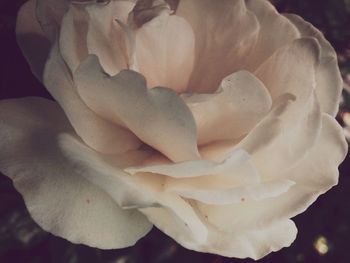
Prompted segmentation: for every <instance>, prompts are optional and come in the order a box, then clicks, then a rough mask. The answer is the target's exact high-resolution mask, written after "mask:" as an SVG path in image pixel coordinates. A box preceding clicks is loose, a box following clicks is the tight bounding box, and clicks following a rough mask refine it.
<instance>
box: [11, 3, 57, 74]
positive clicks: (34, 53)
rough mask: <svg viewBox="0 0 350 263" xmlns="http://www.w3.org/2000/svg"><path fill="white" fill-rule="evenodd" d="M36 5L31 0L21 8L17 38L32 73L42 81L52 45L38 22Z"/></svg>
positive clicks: (17, 25)
mask: <svg viewBox="0 0 350 263" xmlns="http://www.w3.org/2000/svg"><path fill="white" fill-rule="evenodd" d="M36 4H37V0H29V1H27V2H26V3H25V4H24V5H22V7H21V8H20V10H19V12H18V15H17V22H16V37H17V42H18V45H19V47H20V48H21V50H22V52H23V54H24V56H25V58H26V59H27V61H28V63H29V65H30V67H31V70H32V72H33V73H34V75H35V76H36V77H37V78H38V79H39V80H41V79H42V77H43V76H42V75H43V70H44V66H45V62H46V59H47V57H48V55H49V52H50V46H51V44H50V41H49V40H48V39H47V38H46V36H45V33H44V32H43V31H42V29H41V26H40V24H39V22H38V21H37V18H36Z"/></svg>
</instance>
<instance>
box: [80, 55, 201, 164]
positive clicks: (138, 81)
mask: <svg viewBox="0 0 350 263" xmlns="http://www.w3.org/2000/svg"><path fill="white" fill-rule="evenodd" d="M74 80H75V83H76V85H77V87H78V92H79V94H80V96H81V97H82V98H83V100H84V101H85V103H86V104H87V105H88V106H89V107H90V108H91V109H93V110H94V111H95V112H96V113H97V114H99V115H100V116H103V117H104V118H107V119H109V120H110V121H114V122H122V123H123V124H125V126H126V127H128V128H129V129H130V130H131V131H132V132H133V133H135V134H136V135H137V136H138V137H139V138H140V139H141V140H142V141H144V142H145V143H147V144H149V145H150V146H152V147H154V148H155V149H157V150H159V151H160V152H162V153H163V154H165V155H166V156H167V157H168V158H170V159H171V160H172V161H175V162H179V161H186V160H193V159H197V158H198V157H199V154H198V150H197V143H196V141H197V140H196V125H195V123H194V120H193V116H192V114H191V112H190V110H189V109H188V108H187V106H186V104H185V103H184V102H183V101H182V100H181V98H180V97H178V96H177V95H176V93H175V92H174V91H172V90H170V89H167V88H160V87H158V88H153V89H147V88H146V81H145V79H144V78H143V76H142V75H140V74H138V73H137V72H134V71H130V70H124V71H121V72H120V73H119V74H117V75H116V76H114V77H109V76H107V75H106V73H104V71H103V69H102V67H101V65H100V63H99V61H98V58H97V57H96V56H93V55H90V56H89V57H88V58H87V59H86V60H85V61H84V62H83V63H82V64H81V65H80V67H79V68H78V70H77V71H76V72H75V73H74Z"/></svg>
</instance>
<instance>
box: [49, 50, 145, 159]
mask: <svg viewBox="0 0 350 263" xmlns="http://www.w3.org/2000/svg"><path fill="white" fill-rule="evenodd" d="M44 84H45V86H46V88H47V89H48V90H49V92H50V93H51V95H52V96H53V97H54V98H55V99H56V100H57V101H58V102H59V104H60V105H61V107H62V108H63V110H64V111H65V113H66V114H67V117H68V119H69V120H70V122H71V124H72V125H73V127H74V129H75V130H76V132H77V133H78V135H79V136H80V137H81V138H82V139H83V141H84V142H85V143H86V144H87V145H89V146H90V147H92V148H94V149H95V150H97V151H100V152H103V153H120V152H125V151H127V150H131V149H135V148H137V147H139V146H140V144H141V142H140V141H139V140H138V139H137V137H135V135H133V134H132V133H131V132H130V131H128V130H126V129H124V128H122V127H121V126H119V125H116V124H113V123H111V122H109V121H106V120H104V119H103V118H101V117H99V116H98V115H96V114H95V113H94V112H93V111H91V110H90V109H89V108H88V107H87V106H86V105H85V104H84V102H83V101H82V100H81V98H80V97H79V95H78V93H77V91H76V87H75V84H74V83H73V80H72V79H71V76H70V73H69V70H68V68H67V66H66V64H65V63H64V61H63V59H62V57H61V54H60V52H59V50H58V47H57V45H55V46H54V47H53V49H52V51H51V54H50V58H49V59H48V61H47V64H46V67H45V74H44Z"/></svg>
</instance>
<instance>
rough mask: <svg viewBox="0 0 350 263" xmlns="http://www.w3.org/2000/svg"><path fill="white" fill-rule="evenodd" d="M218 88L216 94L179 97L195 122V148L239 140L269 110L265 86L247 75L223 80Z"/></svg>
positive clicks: (243, 74) (270, 103)
mask: <svg viewBox="0 0 350 263" xmlns="http://www.w3.org/2000/svg"><path fill="white" fill-rule="evenodd" d="M220 87H221V91H219V92H217V93H215V94H193V95H189V96H186V95H184V96H182V98H183V99H184V101H185V102H186V104H187V106H188V107H189V108H190V110H191V111H192V114H193V116H194V119H195V121H196V125H197V130H198V144H206V143H209V142H212V141H217V140H226V139H237V138H241V137H242V136H243V135H245V134H247V133H248V132H249V131H250V130H251V129H252V128H253V127H254V126H255V125H256V124H257V123H258V122H259V121H260V120H261V119H262V118H263V117H264V116H265V115H266V114H267V113H268V111H269V110H270V108H271V105H272V101H271V97H270V94H269V92H268V91H267V89H266V88H265V86H264V84H262V82H261V81H259V80H258V79H257V78H255V77H254V75H252V74H251V73H249V72H247V71H238V72H236V73H233V74H231V75H229V76H227V77H225V78H224V79H223V80H222V82H221V85H220Z"/></svg>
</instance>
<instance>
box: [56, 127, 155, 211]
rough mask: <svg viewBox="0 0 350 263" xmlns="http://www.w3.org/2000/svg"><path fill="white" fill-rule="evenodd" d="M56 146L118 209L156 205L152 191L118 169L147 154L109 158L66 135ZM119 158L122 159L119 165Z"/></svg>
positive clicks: (140, 159) (126, 154)
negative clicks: (110, 198)
mask: <svg viewBox="0 0 350 263" xmlns="http://www.w3.org/2000/svg"><path fill="white" fill-rule="evenodd" d="M58 143H59V147H60V149H61V150H62V153H63V155H64V156H66V157H67V159H68V160H69V162H71V163H72V165H73V166H76V167H77V169H78V170H79V172H80V173H81V174H82V176H83V177H84V178H85V179H87V180H88V181H90V182H92V183H93V184H95V185H97V186H99V187H100V188H101V189H103V190H104V191H105V192H107V193H108V194H109V195H110V196H111V197H112V198H113V200H114V201H115V202H116V203H117V204H118V205H119V206H120V207H122V208H139V207H148V206H155V205H157V203H158V200H157V199H156V197H155V194H154V191H150V190H148V189H147V188H146V186H145V185H141V184H138V182H137V180H136V178H134V177H131V176H130V175H129V174H127V173H125V172H123V170H122V169H120V168H119V167H118V166H119V165H120V166H125V164H128V165H134V164H135V163H138V162H142V161H143V159H144V158H145V157H147V153H146V154H144V155H142V154H139V155H136V156H135V153H133V152H127V153H123V154H121V155H120V156H118V155H116V156H113V157H112V156H110V155H102V154H99V153H97V152H95V151H94V150H92V149H90V148H89V147H87V146H86V145H84V144H83V143H82V142H80V141H78V140H77V139H76V138H74V137H72V136H70V135H69V134H64V135H60V137H59V138H58ZM135 157H136V158H135ZM119 158H121V159H124V160H123V161H122V162H120V160H118V159H119ZM118 161H119V163H118ZM153 188H155V187H153ZM152 190H153V189H152Z"/></svg>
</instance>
